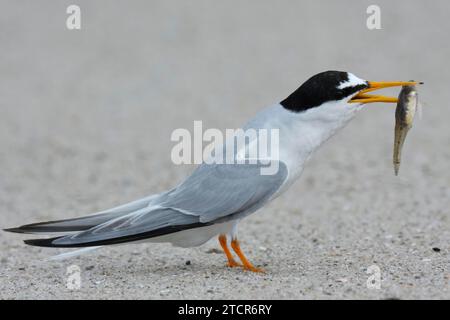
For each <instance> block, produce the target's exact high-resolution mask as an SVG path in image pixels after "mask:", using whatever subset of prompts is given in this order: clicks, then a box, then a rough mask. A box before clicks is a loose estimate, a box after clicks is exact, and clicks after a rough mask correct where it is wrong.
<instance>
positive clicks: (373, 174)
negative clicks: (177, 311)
mask: <svg viewBox="0 0 450 320" xmlns="http://www.w3.org/2000/svg"><path fill="white" fill-rule="evenodd" d="M189 3H190V4H188V2H186V1H177V4H176V5H175V4H174V3H172V2H171V4H169V3H168V2H167V3H166V1H151V2H149V1H126V2H124V1H120V2H119V1H95V4H94V3H93V1H77V4H79V5H80V6H81V8H82V30H80V31H69V30H67V29H66V28H65V19H66V14H65V9H66V7H67V6H68V5H69V4H71V2H68V1H39V2H38V1H28V2H25V1H20V2H19V1H13V0H11V1H2V6H1V9H2V10H1V11H0V43H1V50H0V111H1V115H0V168H1V170H0V208H1V215H0V227H2V228H4V227H12V226H17V225H21V224H24V223H31V222H36V221H42V220H49V219H62V218H69V217H73V216H81V215H84V214H88V213H91V212H95V211H97V210H101V209H105V208H109V207H112V206H114V205H117V204H121V203H123V202H126V201H130V200H134V199H136V198H139V197H141V196H144V195H147V194H150V193H154V192H158V191H162V190H165V189H167V188H169V187H171V186H173V185H175V184H176V183H178V182H179V181H180V180H181V179H182V178H183V177H184V176H186V175H187V174H188V173H189V172H190V171H191V170H192V169H193V167H192V166H175V165H174V164H173V163H172V162H171V161H170V150H171V148H172V147H173V145H174V143H172V142H170V134H171V132H172V131H173V130H174V129H176V128H187V129H190V130H191V129H192V127H193V121H194V120H203V121H204V126H205V127H214V128H220V129H225V128H235V127H239V126H240V125H241V124H242V123H243V122H244V121H245V120H246V119H248V118H249V117H251V116H252V115H253V114H254V113H256V112H257V111H258V110H259V109H261V108H262V107H264V106H267V105H270V104H272V103H274V102H277V101H280V100H281V99H282V98H284V97H285V96H286V95H287V94H289V93H290V92H291V91H292V90H294V89H295V88H296V87H297V86H299V85H300V84H301V83H302V82H303V81H304V80H305V79H307V78H308V77H309V76H311V75H313V74H315V73H317V72H320V71H324V70H328V69H337V70H348V71H351V72H353V73H355V74H357V75H358V76H360V77H363V78H365V79H369V80H397V79H401V80H409V79H420V80H422V81H425V82H426V86H424V87H423V88H422V91H421V96H422V98H423V101H424V103H425V107H424V116H423V119H422V120H421V121H417V122H416V125H415V128H414V130H413V131H412V132H411V133H410V136H409V137H408V140H407V143H406V146H405V149H404V158H403V163H402V167H401V173H400V176H399V177H394V175H393V168H392V164H391V157H392V150H391V149H392V140H393V121H394V108H393V106H388V105H381V104H374V105H370V107H368V108H367V110H364V111H363V112H361V113H360V114H359V115H358V117H357V118H356V119H355V120H354V121H353V122H352V123H351V124H350V125H349V126H348V127H347V128H345V129H344V130H343V131H342V132H340V133H339V134H338V135H337V136H336V137H334V138H333V139H331V140H330V141H329V142H328V143H327V144H326V145H325V146H324V147H323V148H322V149H321V150H319V152H318V153H317V154H316V155H315V156H314V157H313V159H312V160H311V161H310V163H309V164H308V166H307V168H306V170H305V173H304V174H303V177H302V178H301V179H300V181H299V182H298V183H296V184H295V185H294V186H293V187H292V188H291V189H290V190H289V192H287V193H286V194H284V195H283V196H282V197H280V198H278V199H277V200H276V201H274V202H273V203H271V204H270V205H269V206H268V207H266V208H264V209H263V210H261V211H259V212H258V213H257V214H254V215H252V216H251V217H249V218H247V219H246V220H245V221H244V222H243V223H242V224H241V225H240V238H241V242H242V245H243V248H244V249H245V250H246V252H247V253H248V256H249V258H251V260H252V261H253V262H254V263H255V264H257V265H260V266H264V268H265V269H266V270H267V272H266V273H265V274H251V273H246V272H243V271H241V270H238V269H232V270H230V269H228V268H227V267H225V258H224V256H223V254H221V253H220V252H219V253H218V252H216V251H215V250H212V249H216V248H218V244H217V242H216V241H210V242H209V243H207V244H206V245H204V246H202V247H199V248H194V249H180V248H173V247H171V246H170V245H167V244H139V245H126V246H121V247H113V248H106V249H104V250H101V251H99V252H97V253H93V254H91V255H87V256H84V257H81V258H75V259H73V260H69V261H62V262H47V261H45V259H46V258H47V257H49V256H51V255H53V254H55V253H57V252H62V250H52V249H40V248H34V247H28V246H25V245H24V244H23V243H22V239H24V236H21V235H17V234H9V233H5V232H0V266H1V268H0V298H4V299H36V298H37V299H55V298H60V299H71V298H76V299H79V298H88V299H93V298H100V299H117V298H125V299H160V298H163V299H167V298H174V299H186V298H194V299H197V298H206V299H216V298H256V299H259V298H269V299H272V298H274V299H279V298H286V299H305V298H313V299H316V298H325V299H337V298H345V299H350V298H356V299H364V298H370V299H372V298H375V299H388V298H400V299H410V298H419V299H422V298H432V299H442V298H447V299H448V298H450V290H449V281H450V268H449V263H450V262H449V261H450V259H449V253H450V246H449V244H450V221H449V207H450V170H449V163H450V148H449V145H450V129H449V118H450V107H449V105H448V101H450V91H449V89H448V88H449V87H450V80H449V79H450V68H448V65H447V63H448V57H449V56H450V44H449V42H448V32H449V29H450V19H448V14H449V9H450V4H449V2H448V1H446V0H441V1H432V2H429V1H395V2H394V1H377V3H378V4H379V5H380V7H381V9H382V12H381V13H382V15H381V17H382V30H373V31H370V30H368V29H367V28H366V26H365V22H366V17H367V15H366V8H367V6H368V5H369V4H372V1H370V2H368V1H339V2H338V1H278V2H277V4H276V5H275V4H274V3H273V1H245V5H243V3H242V2H241V1H226V2H225V1H222V2H219V1H214V2H212V1H206V0H205V1H194V2H189ZM388 93H389V92H388ZM391 93H392V92H391ZM393 93H395V92H393ZM433 248H439V249H440V251H439V252H438V249H435V250H433ZM188 261H189V262H188ZM72 264H75V265H77V266H79V267H80V269H81V288H80V289H79V290H69V289H68V288H67V287H66V283H67V280H68V275H67V274H66V271H67V267H69V266H70V265H72ZM372 265H376V266H378V267H379V268H380V271H381V279H382V281H381V288H380V289H369V288H368V287H367V285H366V282H367V279H368V276H369V275H368V274H366V270H367V268H369V267H370V266H372Z"/></svg>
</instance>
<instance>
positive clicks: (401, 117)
mask: <svg viewBox="0 0 450 320" xmlns="http://www.w3.org/2000/svg"><path fill="white" fill-rule="evenodd" d="M418 101H419V100H418V94H417V89H416V87H415V86H403V87H402V90H401V91H400V94H399V95H398V102H397V108H396V109H395V136H394V157H393V162H394V171H395V175H396V176H397V175H398V171H399V169H400V161H401V155H402V148H403V144H404V142H405V139H406V135H407V134H408V131H409V129H411V128H412V124H413V121H414V116H415V114H416V110H417V108H418Z"/></svg>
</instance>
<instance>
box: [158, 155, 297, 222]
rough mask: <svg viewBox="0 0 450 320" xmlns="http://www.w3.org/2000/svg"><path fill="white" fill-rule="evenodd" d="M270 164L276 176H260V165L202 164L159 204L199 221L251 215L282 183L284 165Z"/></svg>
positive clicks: (285, 174)
mask: <svg viewBox="0 0 450 320" xmlns="http://www.w3.org/2000/svg"><path fill="white" fill-rule="evenodd" d="M271 165H272V166H273V165H277V166H278V170H277V171H276V173H274V174H271V175H264V174H262V173H261V172H262V171H261V169H262V168H263V167H264V166H263V165H261V164H211V165H206V164H203V165H201V166H200V167H199V168H198V169H197V170H196V171H194V173H193V174H192V175H191V176H190V177H189V178H188V179H186V181H184V182H183V183H182V184H181V185H180V186H178V187H177V188H175V189H174V190H172V191H171V192H168V193H166V194H165V195H164V196H163V197H161V202H159V205H160V206H162V207H167V208H173V209H177V210H179V211H181V212H184V213H186V214H189V215H195V216H198V217H199V218H200V222H210V221H215V220H218V219H223V218H231V217H235V216H236V215H240V216H242V215H245V214H247V213H251V212H254V211H256V210H257V209H259V208H260V207H262V206H263V205H264V204H265V203H266V202H267V201H268V200H269V199H270V198H271V197H272V196H273V195H274V194H275V193H276V192H277V191H278V190H279V189H280V187H281V186H282V185H283V184H284V182H285V181H286V178H287V175H288V170H287V167H286V165H285V164H284V162H280V161H272V162H271Z"/></svg>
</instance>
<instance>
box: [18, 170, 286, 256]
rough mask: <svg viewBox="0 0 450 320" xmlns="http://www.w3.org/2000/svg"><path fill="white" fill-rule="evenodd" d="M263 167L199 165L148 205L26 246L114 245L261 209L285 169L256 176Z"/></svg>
mask: <svg viewBox="0 0 450 320" xmlns="http://www.w3.org/2000/svg"><path fill="white" fill-rule="evenodd" d="M262 167H263V166H262V165H259V164H232V165H231V164H230V165H228V164H224V165H220V164H211V165H206V164H203V165H201V166H200V167H198V168H197V170H195V171H194V173H193V174H192V175H191V176H190V177H188V178H187V179H186V180H185V181H184V182H183V183H182V184H181V185H179V186H178V187H177V188H175V189H173V190H172V191H170V192H167V193H165V194H163V195H161V196H160V197H159V198H158V200H157V201H155V202H153V203H152V205H151V206H149V207H146V208H143V209H139V210H137V211H135V212H132V213H130V214H127V215H125V216H122V217H119V218H116V219H113V220H111V221H108V222H105V223H102V224H100V225H98V226H96V227H93V228H91V229H89V230H86V231H82V232H79V233H76V234H73V235H67V236H63V237H58V238H52V239H33V240H26V243H28V244H31V245H37V246H51V247H80V246H97V245H105V244H115V243H122V242H128V241H136V240H141V239H146V238H151V237H156V236H161V235H164V234H168V233H172V232H177V231H181V230H186V229H190V228H196V227H201V226H205V225H210V224H213V223H216V222H221V221H223V220H228V219H232V218H234V217H239V216H243V215H245V214H248V213H251V212H254V211H256V210H257V209H259V208H260V207H262V206H263V205H264V204H265V203H266V202H267V201H268V200H269V199H270V198H271V197H272V196H273V195H274V194H275V193H276V192H277V191H278V190H279V188H280V187H281V186H282V185H283V183H284V182H285V180H286V178H287V174H288V172H287V168H286V165H285V164H284V163H282V162H279V163H278V170H277V172H276V173H275V174H273V175H263V174H261V168H262Z"/></svg>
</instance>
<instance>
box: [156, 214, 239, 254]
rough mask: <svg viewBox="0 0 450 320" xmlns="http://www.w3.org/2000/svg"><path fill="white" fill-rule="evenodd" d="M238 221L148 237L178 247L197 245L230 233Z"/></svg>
mask: <svg viewBox="0 0 450 320" xmlns="http://www.w3.org/2000/svg"><path fill="white" fill-rule="evenodd" d="M235 223H236V221H235V220H232V221H227V222H223V223H217V224H213V225H210V226H205V227H200V228H194V229H188V230H183V231H179V232H174V233H170V234H165V235H163V236H159V237H155V238H151V239H148V241H147V242H170V243H171V244H172V245H174V246H176V247H182V248H190V247H197V246H200V245H202V244H204V243H205V242H207V241H208V240H210V239H211V238H213V237H215V236H217V235H219V234H229V233H230V232H231V230H232V228H233V226H234V224H235Z"/></svg>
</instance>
